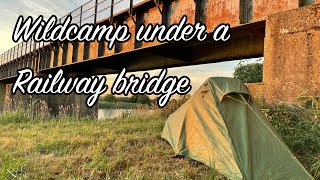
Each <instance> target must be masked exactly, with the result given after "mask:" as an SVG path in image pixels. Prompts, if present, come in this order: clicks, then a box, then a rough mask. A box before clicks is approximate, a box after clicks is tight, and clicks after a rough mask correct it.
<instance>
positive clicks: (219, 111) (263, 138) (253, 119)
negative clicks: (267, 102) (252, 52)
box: [162, 78, 312, 180]
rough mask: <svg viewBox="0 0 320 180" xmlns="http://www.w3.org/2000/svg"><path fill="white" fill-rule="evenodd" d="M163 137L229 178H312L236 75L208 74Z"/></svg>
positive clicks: (169, 122) (171, 119)
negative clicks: (229, 76) (216, 75)
mask: <svg viewBox="0 0 320 180" xmlns="http://www.w3.org/2000/svg"><path fill="white" fill-rule="evenodd" d="M162 138H164V139H166V140H167V141H168V142H169V143H170V144H171V146H172V147H173V150H174V152H175V154H176V155H182V156H186V157H190V158H191V159H194V160H197V161H200V162H202V163H204V164H206V165H208V166H210V167H212V168H214V169H215V170H216V171H218V172H219V173H221V174H222V175H224V176H226V177H227V178H230V179H248V180H255V179H259V180H260V179H312V177H311V175H310V174H309V173H308V172H307V171H306V170H305V168H304V167H303V166H302V165H301V163H300V162H299V161H298V160H297V158H296V157H295V155H294V154H293V153H292V152H291V151H290V150H289V148H288V146H287V145H286V144H285V143H284V142H283V140H282V139H281V137H280V136H279V135H278V134H277V133H276V131H275V130H274V128H273V127H272V125H271V124H270V122H269V121H268V120H267V119H266V117H265V116H264V115H263V113H262V112H261V110H260V109H259V106H258V105H257V104H256V103H255V102H254V101H253V99H252V97H251V96H250V94H249V92H248V90H247V88H246V86H245V85H244V84H243V83H242V82H241V81H240V80H238V79H233V78H209V79H208V80H207V81H206V82H205V83H204V84H203V85H202V86H201V87H200V88H199V90H198V91H197V92H196V93H195V94H194V95H193V96H192V97H191V98H190V99H189V100H188V101H187V102H186V103H185V104H183V105H182V106H181V107H180V108H179V109H178V110H177V111H176V112H174V113H173V114H172V115H170V117H169V118H168V119H167V121H166V124H165V127H164V130H163V133H162Z"/></svg>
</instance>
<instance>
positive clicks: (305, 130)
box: [262, 100, 320, 179]
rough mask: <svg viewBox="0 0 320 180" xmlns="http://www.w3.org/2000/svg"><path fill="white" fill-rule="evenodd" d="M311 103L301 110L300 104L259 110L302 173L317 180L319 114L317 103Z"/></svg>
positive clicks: (318, 167)
mask: <svg viewBox="0 0 320 180" xmlns="http://www.w3.org/2000/svg"><path fill="white" fill-rule="evenodd" d="M299 101H300V100H299ZM312 101H313V102H311V101H309V100H308V101H307V102H308V103H307V104H306V103H303V106H302V105H301V102H299V103H296V104H288V103H280V104H272V105H267V104H265V103H263V104H262V110H263V111H264V112H265V114H266V116H267V118H268V119H269V120H270V122H271V124H272V125H273V127H274V128H275V129H276V130H277V132H278V133H279V134H280V135H281V137H282V138H283V140H284V141H285V142H286V143H287V145H288V146H289V147H290V149H291V150H292V151H293V152H294V153H295V154H296V155H297V157H298V158H299V160H300V161H301V162H302V164H303V165H304V166H305V167H306V169H307V170H308V171H309V172H310V173H311V174H312V175H313V176H314V177H315V178H316V179H320V121H319V115H320V110H319V106H318V105H319V101H318V100H317V101H314V100H312ZM305 102H306V101H305ZM309 103H311V104H314V105H313V106H309V105H308V104H309Z"/></svg>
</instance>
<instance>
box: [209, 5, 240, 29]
mask: <svg viewBox="0 0 320 180" xmlns="http://www.w3.org/2000/svg"><path fill="white" fill-rule="evenodd" d="M239 13H240V1H239V0H207V6H206V25H207V31H208V32H212V31H213V30H214V29H215V28H216V26H217V25H219V24H221V23H229V24H230V25H231V26H235V25H238V24H239V23H240V20H239Z"/></svg>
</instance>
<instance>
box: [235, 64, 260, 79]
mask: <svg viewBox="0 0 320 180" xmlns="http://www.w3.org/2000/svg"><path fill="white" fill-rule="evenodd" d="M262 74H263V64H262V63H259V62H256V63H250V64H244V63H242V62H240V63H239V65H238V66H237V67H236V68H235V71H234V73H233V76H234V77H235V78H238V79H241V80H242V81H243V82H245V83H257V82H262Z"/></svg>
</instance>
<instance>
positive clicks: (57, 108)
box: [0, 83, 99, 119]
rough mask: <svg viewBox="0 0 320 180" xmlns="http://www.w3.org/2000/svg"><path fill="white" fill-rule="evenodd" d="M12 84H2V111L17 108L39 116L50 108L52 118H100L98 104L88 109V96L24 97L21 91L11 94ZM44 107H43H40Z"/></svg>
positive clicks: (51, 95)
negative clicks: (45, 109)
mask: <svg viewBox="0 0 320 180" xmlns="http://www.w3.org/2000/svg"><path fill="white" fill-rule="evenodd" d="M11 87H12V84H4V83H0V110H3V109H5V108H7V109H8V110H14V109H15V108H26V110H28V111H30V112H31V113H33V114H36V113H37V114H39V113H43V112H36V111H41V109H42V110H43V109H44V108H48V111H47V112H48V113H49V115H52V116H59V115H61V116H67V117H68V116H72V117H79V118H82V117H91V118H94V119H96V118H97V117H98V108H99V105H98V103H97V104H96V105H95V106H94V107H92V108H88V107H87V105H86V99H87V97H88V95H78V94H76V93H71V94H68V95H57V94H55V95H53V94H48V95H23V94H21V93H20V92H19V91H18V92H17V93H16V94H14V95H13V94H11ZM40 106H42V107H40Z"/></svg>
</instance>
